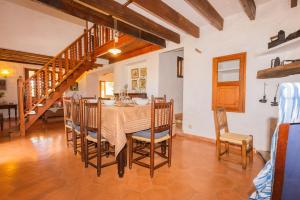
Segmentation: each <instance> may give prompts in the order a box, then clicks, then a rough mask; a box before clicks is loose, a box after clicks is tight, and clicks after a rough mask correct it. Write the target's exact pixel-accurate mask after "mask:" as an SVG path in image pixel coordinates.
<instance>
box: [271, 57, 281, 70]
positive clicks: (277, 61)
mask: <svg viewBox="0 0 300 200" xmlns="http://www.w3.org/2000/svg"><path fill="white" fill-rule="evenodd" d="M277 66H280V58H279V57H276V58H274V59H272V60H271V68H273V67H277Z"/></svg>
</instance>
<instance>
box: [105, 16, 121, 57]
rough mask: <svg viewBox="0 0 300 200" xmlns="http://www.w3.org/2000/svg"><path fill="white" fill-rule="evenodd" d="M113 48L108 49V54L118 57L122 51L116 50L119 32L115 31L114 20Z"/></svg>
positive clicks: (115, 22) (115, 24) (115, 21)
mask: <svg viewBox="0 0 300 200" xmlns="http://www.w3.org/2000/svg"><path fill="white" fill-rule="evenodd" d="M113 34H114V47H113V48H111V49H109V50H108V52H109V53H111V54H113V55H118V54H120V53H121V52H122V51H121V50H120V49H118V48H116V43H118V41H119V32H118V31H117V20H116V19H114V33H113Z"/></svg>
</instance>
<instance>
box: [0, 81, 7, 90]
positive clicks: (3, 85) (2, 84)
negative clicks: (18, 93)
mask: <svg viewBox="0 0 300 200" xmlns="http://www.w3.org/2000/svg"><path fill="white" fill-rule="evenodd" d="M0 90H6V80H4V79H1V80H0Z"/></svg>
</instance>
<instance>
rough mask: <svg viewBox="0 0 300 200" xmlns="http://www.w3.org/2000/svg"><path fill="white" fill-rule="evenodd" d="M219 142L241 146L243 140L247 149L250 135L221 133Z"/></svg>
mask: <svg viewBox="0 0 300 200" xmlns="http://www.w3.org/2000/svg"><path fill="white" fill-rule="evenodd" d="M220 140H222V141H224V142H229V143H231V144H238V145H242V144H243V140H244V141H246V143H247V147H249V144H250V142H251V141H252V137H251V136H250V135H242V134H238V133H223V134H221V135H220Z"/></svg>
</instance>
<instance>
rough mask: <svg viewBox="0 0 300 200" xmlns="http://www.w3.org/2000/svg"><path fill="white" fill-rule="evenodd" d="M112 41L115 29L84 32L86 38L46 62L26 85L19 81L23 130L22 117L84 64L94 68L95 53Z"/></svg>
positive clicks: (94, 27) (97, 29) (92, 29)
mask: <svg viewBox="0 0 300 200" xmlns="http://www.w3.org/2000/svg"><path fill="white" fill-rule="evenodd" d="M112 40H113V30H112V29H110V28H106V27H103V26H99V25H94V26H92V27H91V28H90V29H89V30H85V31H84V34H82V35H81V36H80V37H78V38H77V39H76V40H75V41H74V42H72V43H71V44H70V45H69V46H67V47H66V48H65V49H64V50H63V51H61V52H60V53H59V54H58V55H56V56H55V57H54V58H53V59H51V60H50V61H49V62H47V63H46V64H45V65H44V66H43V67H42V68H41V69H39V70H38V71H36V72H35V74H34V75H32V76H31V77H30V78H28V79H27V80H25V81H22V78H20V80H18V96H19V98H18V101H19V102H18V103H19V107H20V105H22V107H23V108H22V107H20V109H19V111H20V113H19V117H20V126H21V124H22V120H24V119H21V117H22V116H24V117H26V116H27V115H29V114H31V112H32V111H33V110H34V109H35V108H36V107H37V106H40V104H41V102H43V101H44V100H45V99H47V98H49V95H51V93H52V92H54V91H55V89H56V88H57V87H58V86H59V85H60V84H61V83H62V82H63V81H64V80H66V79H67V78H68V76H70V75H71V74H72V73H73V72H74V71H75V70H76V69H77V68H78V67H79V66H80V65H81V64H82V63H84V62H88V63H90V64H93V63H94V62H95V60H96V57H95V55H94V51H95V49H97V48H99V47H101V46H103V45H104V44H106V43H108V42H110V41H112ZM23 95H24V96H23ZM22 96H23V97H24V98H22ZM20 101H22V102H20ZM22 110H23V111H22ZM21 112H23V113H21ZM24 123H25V122H24V121H23V124H24ZM20 130H21V128H20Z"/></svg>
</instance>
